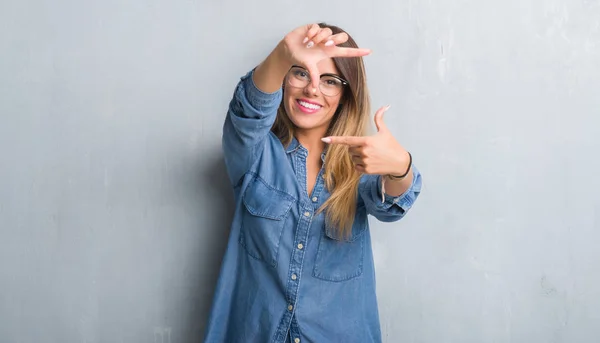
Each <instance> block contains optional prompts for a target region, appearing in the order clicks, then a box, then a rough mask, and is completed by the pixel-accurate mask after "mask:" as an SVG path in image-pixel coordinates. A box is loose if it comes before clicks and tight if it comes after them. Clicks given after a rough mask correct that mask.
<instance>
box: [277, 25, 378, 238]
mask: <svg viewBox="0 0 600 343" xmlns="http://www.w3.org/2000/svg"><path fill="white" fill-rule="evenodd" d="M319 26H321V27H328V28H330V29H331V30H332V32H333V34H337V33H340V32H345V31H343V30H342V29H340V28H339V27H336V26H332V25H327V24H324V23H320V24H319ZM339 46H341V47H353V48H357V47H358V46H357V44H356V42H355V41H354V39H352V37H350V35H348V41H347V42H346V43H344V44H340V45H339ZM333 62H334V64H335V66H336V68H337V69H338V71H339V72H340V74H341V76H342V77H343V78H344V79H345V80H346V81H348V87H347V88H346V89H345V90H344V93H343V95H342V98H341V99H340V105H339V107H338V109H337V112H336V114H335V115H334V117H333V119H332V120H331V123H330V124H329V128H328V129H327V135H328V136H364V135H366V134H367V131H368V129H369V127H368V125H367V124H368V123H369V118H370V111H371V109H370V99H369V91H368V88H367V80H366V73H365V67H364V63H363V60H362V58H360V57H350V58H348V57H345V58H333ZM271 130H272V131H273V133H275V135H276V136H277V137H278V138H279V139H280V140H281V143H282V144H283V145H284V146H286V147H287V146H288V145H289V144H290V143H291V142H292V138H293V137H294V124H293V123H292V122H291V120H290V119H289V118H288V116H287V114H286V111H285V107H284V105H283V102H282V104H281V105H280V106H279V109H278V111H277V118H276V119H275V123H274V124H273V127H272V129H271ZM324 169H325V174H324V179H325V186H326V187H327V189H328V190H329V192H330V194H331V196H330V197H329V199H327V201H325V203H324V204H323V205H322V206H321V208H319V211H318V212H322V211H325V212H326V214H327V221H328V223H329V225H331V226H333V227H335V228H336V229H337V230H338V232H339V233H340V234H341V235H342V236H344V237H348V236H349V235H350V234H351V233H352V224H353V223H354V216H355V214H356V206H357V200H358V199H357V198H358V185H359V182H360V177H361V175H362V173H360V172H358V171H357V170H356V169H355V168H354V163H353V162H352V159H351V157H350V154H349V153H348V147H347V146H346V145H342V144H335V145H329V146H328V147H327V154H326V157H325V162H324Z"/></svg>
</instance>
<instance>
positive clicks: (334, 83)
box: [322, 77, 342, 87]
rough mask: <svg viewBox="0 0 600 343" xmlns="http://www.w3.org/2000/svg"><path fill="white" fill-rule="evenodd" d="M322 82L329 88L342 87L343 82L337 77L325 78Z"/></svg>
mask: <svg viewBox="0 0 600 343" xmlns="http://www.w3.org/2000/svg"><path fill="white" fill-rule="evenodd" d="M322 82H323V83H324V84H325V85H327V86H328V87H339V86H341V85H342V82H341V81H340V80H338V79H336V78H335V77H324V78H323V79H322Z"/></svg>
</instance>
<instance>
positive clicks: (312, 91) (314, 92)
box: [304, 83, 321, 97]
mask: <svg viewBox="0 0 600 343" xmlns="http://www.w3.org/2000/svg"><path fill="white" fill-rule="evenodd" d="M320 91H321V90H320V89H319V88H318V87H317V88H315V87H313V85H312V84H310V83H309V84H308V85H306V87H304V94H305V95H306V96H312V97H316V96H319V92H320Z"/></svg>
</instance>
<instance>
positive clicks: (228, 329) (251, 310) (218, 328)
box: [206, 24, 421, 343]
mask: <svg viewBox="0 0 600 343" xmlns="http://www.w3.org/2000/svg"><path fill="white" fill-rule="evenodd" d="M369 53H370V51H369V50H367V49H360V48H358V47H357V45H356V43H355V42H354V40H353V39H352V38H351V37H350V36H348V34H347V33H345V32H343V31H342V30H341V29H339V28H337V27H334V26H329V25H325V24H313V25H308V26H303V27H299V28H297V29H295V30H293V31H292V32H290V33H289V34H287V35H286V36H285V38H284V39H283V40H282V41H281V42H280V43H279V44H278V45H277V47H276V48H275V49H274V50H273V51H272V52H271V54H269V56H268V57H267V58H266V59H265V60H264V61H263V62H262V63H261V64H260V65H259V66H258V67H256V68H255V69H253V70H252V71H250V72H249V73H248V74H247V75H245V76H244V77H242V79H241V81H240V82H239V83H238V86H237V88H236V91H235V94H234V96H233V100H232V101H231V103H230V107H229V111H228V113H227V117H226V120H225V125H224V129H223V149H224V153H225V154H224V155H225V163H226V166H227V172H228V174H229V178H230V181H231V184H232V187H233V189H234V194H235V202H236V210H235V216H234V219H233V225H232V227H231V232H230V238H229V243H228V246H227V252H226V254H225V257H224V260H223V264H222V267H221V274H220V277H219V281H218V285H217V290H216V293H215V299H214V304H213V308H212V312H211V315H210V319H209V322H208V326H207V329H206V342H211V343H212V342H227V343H237V342H259V343H263V342H281V343H284V342H294V343H299V342H318V343H323V342H360V343H368V342H380V341H381V333H380V327H379V316H378V311H377V301H376V295H375V274H374V266H373V254H372V250H371V238H370V234H369V231H368V220H367V215H368V214H370V215H372V216H374V217H376V218H377V219H379V220H381V221H386V222H391V221H396V220H399V219H400V218H402V217H403V216H404V215H405V214H406V212H407V211H408V210H409V208H410V207H411V206H412V204H413V203H414V201H415V200H416V198H417V196H418V194H419V192H420V188H421V177H420V174H419V172H418V171H417V170H416V169H415V167H414V166H412V157H411V156H410V154H409V153H408V152H407V151H406V150H405V149H404V148H403V147H402V146H401V145H400V144H399V143H398V142H397V141H396V140H395V139H394V137H393V136H392V135H391V133H390V132H389V130H388V129H387V127H386V126H385V123H384V122H383V119H382V116H383V112H384V111H385V110H386V109H387V107H386V108H382V109H380V110H379V111H378V112H377V113H376V114H375V124H376V126H377V133H376V134H374V135H371V136H366V128H367V125H368V123H369V122H370V119H369V116H370V109H369V95H368V90H367V85H366V79H365V70H364V65H363V61H362V56H365V55H367V54H369Z"/></svg>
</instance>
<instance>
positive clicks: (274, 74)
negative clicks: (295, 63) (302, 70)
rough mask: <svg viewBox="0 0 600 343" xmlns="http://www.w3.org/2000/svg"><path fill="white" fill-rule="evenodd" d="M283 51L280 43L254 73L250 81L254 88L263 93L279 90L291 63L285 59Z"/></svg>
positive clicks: (282, 43)
mask: <svg viewBox="0 0 600 343" xmlns="http://www.w3.org/2000/svg"><path fill="white" fill-rule="evenodd" d="M284 49H285V47H284V42H283V41H281V42H280V43H279V44H278V45H277V47H276V48H275V49H273V51H272V52H271V53H270V54H269V56H267V58H266V59H265V60H264V61H263V62H262V63H261V64H260V65H258V67H256V70H255V71H254V74H253V76H252V80H253V81H254V84H255V85H256V87H257V88H258V89H260V90H261V91H263V92H265V93H273V92H276V91H277V90H279V89H280V88H281V85H282V84H283V79H284V78H285V74H286V73H287V72H288V71H289V69H290V68H291V66H292V63H291V62H290V61H289V60H288V59H287V58H286V57H285V56H286V53H285V50H284Z"/></svg>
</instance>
